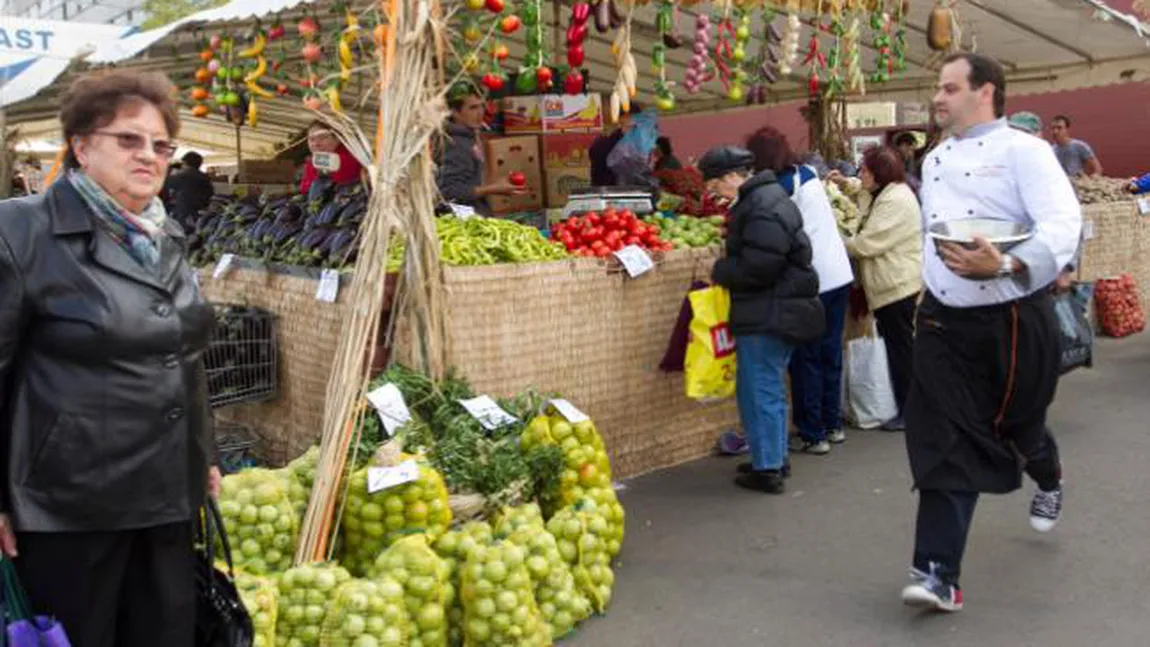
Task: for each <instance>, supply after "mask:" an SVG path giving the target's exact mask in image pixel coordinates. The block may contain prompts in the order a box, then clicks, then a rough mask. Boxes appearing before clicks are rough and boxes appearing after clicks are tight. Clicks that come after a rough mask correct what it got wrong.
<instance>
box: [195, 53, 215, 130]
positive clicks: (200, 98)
mask: <svg viewBox="0 0 1150 647" xmlns="http://www.w3.org/2000/svg"><path fill="white" fill-rule="evenodd" d="M217 46H218V40H217ZM215 56H216V52H215V48H213V47H212V46H211V42H210V41H209V42H207V43H202V44H201V45H200V61H201V62H203V63H204V65H203V66H201V67H200V68H199V69H197V70H196V72H195V74H194V79H195V83H196V85H194V86H192V89H191V91H190V96H191V98H192V101H193V102H194V103H193V104H192V116H193V117H199V118H201V119H202V118H204V117H207V116H208V114H209V113H210V112H211V110H212V109H211V108H209V107H208V106H207V104H206V103H204V102H206V101H207V100H208V99H209V98H211V93H210V92H208V89H207V88H206V87H205V86H207V85H208V84H209V83H211V81H212V77H214V76H215V71H214V70H212V69H211V63H212V61H215ZM219 67H220V65H219V61H216V65H215V69H217V70H218V69H219Z"/></svg>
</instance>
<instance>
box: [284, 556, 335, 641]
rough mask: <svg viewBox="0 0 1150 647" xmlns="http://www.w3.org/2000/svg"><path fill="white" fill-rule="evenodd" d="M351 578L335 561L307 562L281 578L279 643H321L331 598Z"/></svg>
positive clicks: (289, 570)
mask: <svg viewBox="0 0 1150 647" xmlns="http://www.w3.org/2000/svg"><path fill="white" fill-rule="evenodd" d="M349 581H351V574H350V573H348V572H347V569H345V568H343V567H341V566H336V565H335V564H305V565H303V566H297V567H295V568H291V569H288V570H287V571H286V572H285V573H284V574H283V577H281V578H280V582H279V590H280V599H279V613H278V615H277V617H276V645H277V647H319V644H320V637H321V636H322V635H323V627H324V621H325V620H326V619H327V615H328V610H329V609H330V608H331V601H332V599H334V598H335V595H336V591H337V590H339V587H340V586H341V585H343V584H345V583H346V582H349Z"/></svg>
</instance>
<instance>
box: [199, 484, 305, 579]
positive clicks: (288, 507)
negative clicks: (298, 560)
mask: <svg viewBox="0 0 1150 647" xmlns="http://www.w3.org/2000/svg"><path fill="white" fill-rule="evenodd" d="M219 504H220V513H221V516H222V517H223V519H224V527H225V528H226V529H227V531H228V541H229V543H230V544H231V549H232V558H233V560H234V562H235V566H236V567H237V568H240V569H241V570H245V571H247V572H249V573H251V574H253V575H268V574H271V573H274V572H280V571H284V570H286V569H287V568H288V567H289V566H291V562H292V554H293V553H294V552H295V546H296V539H297V535H298V533H299V518H298V516H297V515H296V512H295V508H293V507H292V503H291V500H290V499H289V497H288V479H287V478H286V477H285V474H284V473H283V472H281V471H275V470H267V469H249V470H244V471H242V472H239V473H236V474H229V475H228V476H225V477H224V479H223V483H222V484H221V486H220V499H219Z"/></svg>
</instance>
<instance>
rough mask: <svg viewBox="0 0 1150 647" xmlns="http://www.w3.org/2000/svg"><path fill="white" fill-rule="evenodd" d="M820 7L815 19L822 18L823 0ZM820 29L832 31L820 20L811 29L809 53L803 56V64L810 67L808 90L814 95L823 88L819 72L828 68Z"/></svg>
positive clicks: (808, 45)
mask: <svg viewBox="0 0 1150 647" xmlns="http://www.w3.org/2000/svg"><path fill="white" fill-rule="evenodd" d="M819 8H820V11H819V12H818V13H817V15H816V18H815V20H821V16H822V11H821V8H822V2H819ZM820 31H830V29H829V28H827V27H824V26H823V25H822V23H820V22H816V23H815V28H814V30H813V31H811V38H810V40H809V41H807V55H806V57H805V58H803V65H807V66H809V67H810V73H809V74H808V76H807V90H808V92H810V95H811V96H812V97H814V96H818V94H819V91H820V90H821V89H822V87H821V85H820V82H821V81H820V74H819V72H820V71H824V72H825V71H826V69H827V57H826V55H825V54H823V52H822V49H821V46H820V41H819V32H820Z"/></svg>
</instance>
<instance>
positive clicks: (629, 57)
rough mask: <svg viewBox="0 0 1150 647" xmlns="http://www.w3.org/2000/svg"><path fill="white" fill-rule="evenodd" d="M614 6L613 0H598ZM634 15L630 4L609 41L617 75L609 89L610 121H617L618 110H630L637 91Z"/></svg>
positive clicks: (637, 68)
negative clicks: (632, 48) (611, 39)
mask: <svg viewBox="0 0 1150 647" xmlns="http://www.w3.org/2000/svg"><path fill="white" fill-rule="evenodd" d="M600 2H601V3H607V4H609V5H611V6H612V7H613V6H614V4H613V0H600ZM634 15H635V5H633V4H632V5H630V6H629V8H628V10H627V16H626V18H625V19H624V20H623V23H622V26H621V27H619V30H618V32H616V34H615V40H614V42H612V43H611V55H612V56H613V57H614V59H615V68H616V69H617V70H618V75H617V76H616V77H615V87H614V88H613V89H612V90H611V106H610V110H611V123H615V122H617V121H619V114H620V112H631V99H632V98H633V97H634V96H635V93H636V92H637V87H636V86H637V84H638V82H639V67H638V66H637V65H635V56H634V55H633V54H632V53H631V18H632V17H633V16H634Z"/></svg>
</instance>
